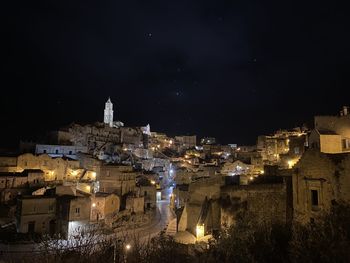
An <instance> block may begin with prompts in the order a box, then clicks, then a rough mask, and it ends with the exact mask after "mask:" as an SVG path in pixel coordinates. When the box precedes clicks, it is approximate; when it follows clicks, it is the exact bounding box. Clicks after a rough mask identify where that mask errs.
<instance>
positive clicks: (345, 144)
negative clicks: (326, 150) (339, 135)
mask: <svg viewBox="0 0 350 263" xmlns="http://www.w3.org/2000/svg"><path fill="white" fill-rule="evenodd" d="M342 144H343V149H348V148H350V140H347V139H342Z"/></svg>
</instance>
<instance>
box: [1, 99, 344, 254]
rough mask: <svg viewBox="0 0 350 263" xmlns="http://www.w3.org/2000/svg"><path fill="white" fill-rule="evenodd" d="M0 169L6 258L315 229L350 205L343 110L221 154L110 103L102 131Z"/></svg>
mask: <svg viewBox="0 0 350 263" xmlns="http://www.w3.org/2000/svg"><path fill="white" fill-rule="evenodd" d="M0 169H1V170H0V171H1V173H0V183H1V184H0V189H1V205H2V214H1V232H2V233H1V237H2V241H3V242H4V241H6V239H8V241H11V245H10V246H9V245H5V244H2V245H1V250H2V251H3V253H4V251H6V250H7V251H8V252H7V253H5V254H6V256H8V257H13V259H16V256H18V257H19V256H20V255H22V254H25V253H29V252H30V251H32V253H34V252H36V253H38V254H40V253H41V249H42V248H41V246H40V245H42V242H44V241H43V240H46V242H48V240H49V241H50V243H48V244H50V246H52V247H50V249H52V250H55V249H58V248H57V246H59V248H60V249H63V250H64V249H66V250H69V249H74V248H75V247H76V246H77V247H79V246H81V245H87V246H90V248H91V249H92V250H94V249H98V248H99V247H98V244H99V242H110V241H113V242H112V243H113V244H114V245H113V246H114V247H115V246H116V245H115V242H119V243H120V244H122V246H124V248H125V251H126V252H127V251H128V250H131V249H132V248H133V247H135V246H139V244H138V245H136V244H135V242H140V243H141V244H142V243H143V242H147V240H149V239H151V238H156V237H157V236H159V235H166V236H169V237H171V238H172V240H174V242H176V243H178V244H182V245H186V246H192V247H201V246H203V244H207V245H208V244H210V240H213V239H215V238H217V235H218V234H219V233H220V232H221V231H223V230H224V229H227V228H230V227H232V226H235V225H239V224H240V223H239V222H238V221H239V220H241V219H240V218H241V216H242V214H245V216H247V217H248V216H250V217H253V218H254V222H255V223H256V224H266V222H270V223H276V222H278V223H280V224H291V222H297V223H300V224H301V225H305V224H308V223H310V222H312V223H315V224H317V221H318V220H320V219H319V218H321V216H322V215H323V213H324V212H327V211H329V210H330V209H331V208H332V205H333V204H334V203H338V202H343V201H344V202H348V201H350V112H349V107H346V106H344V107H343V108H342V109H341V111H340V114H339V115H336V116H315V117H314V127H313V128H310V129H309V128H306V127H295V128H292V129H289V130H287V129H286V130H278V131H276V132H275V133H273V134H270V135H260V136H258V137H257V143H256V145H237V144H229V145H221V144H218V143H216V140H215V138H212V137H206V138H202V139H201V140H199V139H198V138H197V136H196V135H190V136H188V135H186V136H181V135H179V136H175V137H168V136H167V135H166V134H164V133H159V132H155V131H152V130H151V126H150V125H149V124H147V125H145V126H138V127H127V126H125V125H124V123H123V122H121V121H114V114H113V103H112V101H111V99H110V98H108V100H107V102H106V103H105V110H104V118H103V122H96V123H93V124H87V125H78V124H72V125H69V126H66V127H62V128H60V129H59V130H57V131H52V132H50V133H48V135H47V136H46V139H45V141H42V142H21V144H20V148H19V152H18V153H17V154H5V153H3V154H2V155H1V157H0ZM87 233H90V234H87ZM91 233H93V236H89V235H92V234H91ZM86 235H87V236H86ZM44 237H45V238H44ZM135 237H136V240H135ZM43 238H44V239H43ZM29 240H33V241H31V242H29ZM23 241H27V243H23ZM58 244H59V245H58ZM46 249H47V248H46ZM10 251H12V252H13V254H11V253H10ZM15 251H17V253H14V252H15ZM111 251H112V250H111ZM48 253H49V252H48ZM111 253H112V252H111ZM118 253H120V252H118ZM111 255H112V254H111ZM115 256H116V255H114V257H115ZM125 256H127V255H125V254H123V257H125ZM124 259H125V258H124ZM124 259H123V260H124Z"/></svg>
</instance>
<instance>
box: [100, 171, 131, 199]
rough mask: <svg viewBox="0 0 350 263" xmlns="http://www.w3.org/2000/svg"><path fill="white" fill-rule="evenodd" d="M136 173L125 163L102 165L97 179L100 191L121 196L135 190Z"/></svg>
mask: <svg viewBox="0 0 350 263" xmlns="http://www.w3.org/2000/svg"><path fill="white" fill-rule="evenodd" d="M136 175H137V174H136V173H135V172H134V171H133V168H132V166H126V165H111V164H109V165H103V166H101V172H100V175H99V176H98V178H97V180H98V182H99V185H100V190H99V191H101V192H105V193H115V194H117V195H118V196H121V197H122V196H123V195H125V194H127V193H130V192H135V188H136Z"/></svg>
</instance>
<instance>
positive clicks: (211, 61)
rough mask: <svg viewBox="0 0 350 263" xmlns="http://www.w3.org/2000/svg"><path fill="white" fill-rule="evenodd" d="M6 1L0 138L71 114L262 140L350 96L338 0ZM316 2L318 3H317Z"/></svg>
mask: <svg viewBox="0 0 350 263" xmlns="http://www.w3.org/2000/svg"><path fill="white" fill-rule="evenodd" d="M274 2H275V3H271V2H269V3H268V1H256V2H252V1H241V2H239V1H233V0H230V1H219V0H215V1H214V0H211V1H205V0H202V1H190V0H187V1H165V0H163V1H150V0H139V1H135V0H128V1H117V0H114V1H111V0H106V1H86V0H84V1H79V0H77V1H72V0H70V1H52V0H46V1H6V2H5V3H2V8H1V16H2V18H3V19H4V22H3V23H2V26H3V30H2V43H5V47H4V46H3V47H2V53H3V56H2V59H1V61H2V64H3V70H2V73H3V74H2V77H1V93H2V94H1V103H0V110H1V114H0V117H1V119H0V121H1V133H2V134H3V135H5V136H2V137H1V139H0V143H1V144H0V146H9V145H17V143H18V141H19V139H20V138H22V139H25V138H31V136H33V135H35V134H40V133H43V132H45V131H46V130H51V129H55V128H58V127H60V126H63V125H66V124H69V123H71V122H73V121H75V122H78V123H79V122H80V123H89V122H95V121H102V120H103V108H104V103H105V101H106V100H107V98H108V96H110V97H111V99H112V102H113V103H114V108H115V119H118V120H121V121H123V122H124V123H125V125H126V126H133V125H134V126H141V125H146V124H147V123H150V125H151V130H153V131H159V132H165V133H167V134H169V135H182V134H197V135H198V136H199V137H202V136H214V137H217V138H218V139H219V141H220V142H221V143H239V144H254V143H255V140H256V137H257V136H258V135H259V134H266V133H270V132H272V131H274V130H277V129H279V128H293V127H294V126H297V125H302V124H303V123H304V122H310V121H311V122H312V118H313V116H314V115H317V114H337V113H338V111H339V110H340V107H341V106H342V105H349V104H350V99H349V98H350V85H349V84H350V81H349V76H350V75H349V73H350V62H349V58H350V56H349V54H350V52H349V49H350V41H349V38H350V37H349V21H348V20H349V18H348V9H347V8H346V7H345V6H341V3H339V1H302V2H301V3H297V1H274ZM311 2H314V3H311Z"/></svg>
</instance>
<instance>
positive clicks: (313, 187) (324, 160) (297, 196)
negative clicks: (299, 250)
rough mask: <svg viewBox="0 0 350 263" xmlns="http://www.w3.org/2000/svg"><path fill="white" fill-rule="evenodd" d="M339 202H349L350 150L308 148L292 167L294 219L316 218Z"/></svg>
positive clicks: (300, 220)
mask: <svg viewBox="0 0 350 263" xmlns="http://www.w3.org/2000/svg"><path fill="white" fill-rule="evenodd" d="M340 201H346V202H350V153H339V154H325V153H322V152H320V151H319V150H318V149H310V150H308V151H306V152H305V154H304V155H303V156H302V158H301V159H300V160H299V162H298V163H297V164H296V165H295V166H294V169H293V207H294V219H295V220H296V221H299V222H302V223H306V222H310V221H314V220H317V217H318V216H320V215H322V212H324V211H327V210H329V208H330V206H331V204H332V202H333V203H334V202H340Z"/></svg>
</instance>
